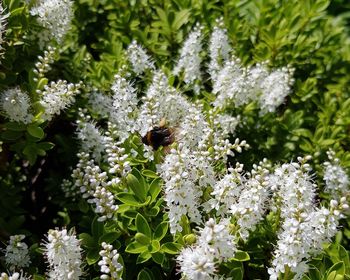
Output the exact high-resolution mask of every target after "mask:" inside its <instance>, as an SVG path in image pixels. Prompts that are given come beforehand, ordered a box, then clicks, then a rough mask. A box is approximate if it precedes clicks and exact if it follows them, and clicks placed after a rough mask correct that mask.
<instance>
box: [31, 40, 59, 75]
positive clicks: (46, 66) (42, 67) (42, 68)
mask: <svg viewBox="0 0 350 280" xmlns="http://www.w3.org/2000/svg"><path fill="white" fill-rule="evenodd" d="M56 51H57V49H56V48H55V47H51V46H48V47H47V50H45V51H44V56H41V55H40V56H38V60H39V61H38V62H37V63H35V69H34V70H33V72H34V74H35V77H34V78H33V80H34V82H38V81H39V80H40V79H41V78H43V77H44V75H45V73H47V72H48V71H50V70H51V66H50V64H52V63H53V62H54V60H55V55H56Z"/></svg>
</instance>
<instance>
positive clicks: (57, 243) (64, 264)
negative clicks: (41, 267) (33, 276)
mask: <svg viewBox="0 0 350 280" xmlns="http://www.w3.org/2000/svg"><path fill="white" fill-rule="evenodd" d="M43 245H44V246H45V251H44V252H45V256H46V258H47V261H48V264H49V271H48V279H52V280H57V279H62V280H78V279H79V277H80V276H81V275H82V259H81V253H82V249H81V248H80V242H79V240H78V239H77V238H76V236H75V234H74V233H73V232H67V230H66V229H63V230H57V229H56V230H49V232H48V235H47V241H45V243H44V244H43Z"/></svg>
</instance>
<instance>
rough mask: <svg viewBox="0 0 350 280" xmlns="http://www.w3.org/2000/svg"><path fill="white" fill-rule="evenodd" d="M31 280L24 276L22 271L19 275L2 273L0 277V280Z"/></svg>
mask: <svg viewBox="0 0 350 280" xmlns="http://www.w3.org/2000/svg"><path fill="white" fill-rule="evenodd" d="M30 279H32V278H31V277H30V276H26V275H25V274H24V273H23V271H21V273H19V272H14V273H12V274H11V273H9V274H7V273H5V272H2V273H1V275H0V280H30Z"/></svg>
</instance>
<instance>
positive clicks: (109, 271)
mask: <svg viewBox="0 0 350 280" xmlns="http://www.w3.org/2000/svg"><path fill="white" fill-rule="evenodd" d="M101 245H102V248H103V249H102V250H101V251H100V256H101V257H102V260H100V261H99V262H98V265H99V266H100V267H101V269H100V270H101V273H102V275H101V277H100V278H101V279H113V280H121V279H122V277H121V274H122V272H123V266H122V265H121V264H120V263H119V261H118V259H119V254H118V251H117V250H116V249H113V246H112V245H110V244H107V243H106V242H102V244H101Z"/></svg>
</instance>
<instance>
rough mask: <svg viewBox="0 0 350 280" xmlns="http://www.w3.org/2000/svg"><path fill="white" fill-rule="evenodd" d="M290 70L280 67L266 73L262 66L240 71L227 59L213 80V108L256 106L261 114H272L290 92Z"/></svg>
mask: <svg viewBox="0 0 350 280" xmlns="http://www.w3.org/2000/svg"><path fill="white" fill-rule="evenodd" d="M292 74H293V69H291V68H289V67H283V68H280V69H276V70H274V71H272V72H269V71H268V69H267V68H266V65H265V64H257V65H256V66H254V67H246V68H244V67H243V66H242V65H241V62H240V60H239V59H237V58H233V59H231V60H228V61H227V62H226V63H225V65H224V67H223V68H222V69H221V70H220V71H219V72H218V73H217V75H216V79H214V80H213V93H214V94H216V99H215V101H214V102H213V104H214V106H215V107H218V108H226V107H227V106H229V105H231V104H232V103H233V104H234V106H236V107H239V106H242V105H244V104H247V103H249V102H252V101H255V102H257V103H258V105H259V108H260V111H261V113H262V114H265V113H267V112H274V111H275V110H276V108H277V107H278V106H280V105H281V104H282V103H283V102H284V99H285V98H286V97H287V96H288V94H289V93H290V91H291V85H292V84H293V82H294V80H293V78H292Z"/></svg>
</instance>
